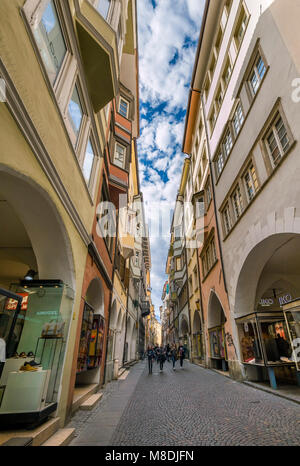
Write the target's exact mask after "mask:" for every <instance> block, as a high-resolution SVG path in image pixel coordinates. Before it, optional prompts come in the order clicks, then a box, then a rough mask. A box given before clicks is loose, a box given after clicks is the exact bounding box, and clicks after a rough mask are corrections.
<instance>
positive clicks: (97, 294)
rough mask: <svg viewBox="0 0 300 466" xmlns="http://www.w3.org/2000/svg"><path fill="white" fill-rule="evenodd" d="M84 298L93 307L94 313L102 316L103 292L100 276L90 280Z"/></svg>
mask: <svg viewBox="0 0 300 466" xmlns="http://www.w3.org/2000/svg"><path fill="white" fill-rule="evenodd" d="M85 300H86V302H87V303H88V304H89V305H90V306H91V307H92V308H93V310H94V313H95V314H100V315H101V316H102V317H104V292H103V286H102V283H101V280H100V278H98V277H95V278H93V280H92V281H91V282H90V284H89V286H88V289H87V292H86V296H85Z"/></svg>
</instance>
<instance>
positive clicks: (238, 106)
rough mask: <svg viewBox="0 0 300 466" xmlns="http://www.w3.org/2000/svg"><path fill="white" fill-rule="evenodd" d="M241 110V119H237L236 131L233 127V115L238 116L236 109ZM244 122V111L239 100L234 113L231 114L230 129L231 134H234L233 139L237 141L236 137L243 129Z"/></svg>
mask: <svg viewBox="0 0 300 466" xmlns="http://www.w3.org/2000/svg"><path fill="white" fill-rule="evenodd" d="M239 108H240V109H241V112H240V113H241V115H242V119H240V118H238V122H239V128H238V131H237V130H236V126H235V121H236V120H235V115H238V109H239ZM244 121H245V115H244V109H243V105H242V102H241V100H240V99H239V101H238V103H237V105H236V107H235V109H234V112H233V115H232V119H231V124H232V129H233V133H234V139H237V137H238V135H239V134H240V132H241V129H242V127H243V124H244Z"/></svg>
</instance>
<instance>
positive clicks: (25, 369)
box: [20, 362, 38, 372]
mask: <svg viewBox="0 0 300 466" xmlns="http://www.w3.org/2000/svg"><path fill="white" fill-rule="evenodd" d="M37 370H38V369H37V367H32V366H31V365H30V364H29V363H28V362H25V364H24V365H23V366H21V367H20V371H22V372H35V371H37Z"/></svg>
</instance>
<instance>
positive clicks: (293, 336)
mask: <svg viewBox="0 0 300 466" xmlns="http://www.w3.org/2000/svg"><path fill="white" fill-rule="evenodd" d="M283 313H284V317H285V322H286V326H287V329H288V333H289V339H290V343H291V349H292V358H293V360H294V361H295V364H296V368H297V371H298V374H299V373H300V300H299V299H297V300H295V301H293V302H291V303H289V304H288V305H286V306H283ZM298 377H299V375H298Z"/></svg>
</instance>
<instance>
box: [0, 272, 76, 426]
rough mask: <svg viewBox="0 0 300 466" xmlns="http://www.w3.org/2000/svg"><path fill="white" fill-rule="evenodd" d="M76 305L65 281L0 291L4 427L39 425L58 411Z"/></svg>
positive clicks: (0, 413)
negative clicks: (70, 329)
mask: <svg viewBox="0 0 300 466" xmlns="http://www.w3.org/2000/svg"><path fill="white" fill-rule="evenodd" d="M16 295H19V296H20V297H21V301H20V300H16ZM73 300H74V292H73V290H72V289H70V288H69V287H68V286H66V285H65V284H64V283H63V282H62V281H60V280H32V281H27V280H22V281H20V284H15V285H11V286H10V290H9V291H5V290H0V341H1V342H2V349H3V348H4V349H5V355H3V354H2V356H4V357H2V360H3V359H4V361H3V362H2V368H1V369H2V370H1V378H0V425H1V426H6V425H14V424H26V425H27V426H34V425H38V424H39V423H40V422H41V421H42V420H43V419H45V418H47V417H48V416H49V414H50V413H52V412H54V411H56V408H57V402H58V396H59V391H60V384H61V378H62V368H63V363H64V358H65V352H66V343H67V337H68V333H69V326H70V320H71V314H72V308H73ZM3 342H4V343H3ZM2 353H3V351H2ZM3 363H4V364H3Z"/></svg>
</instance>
